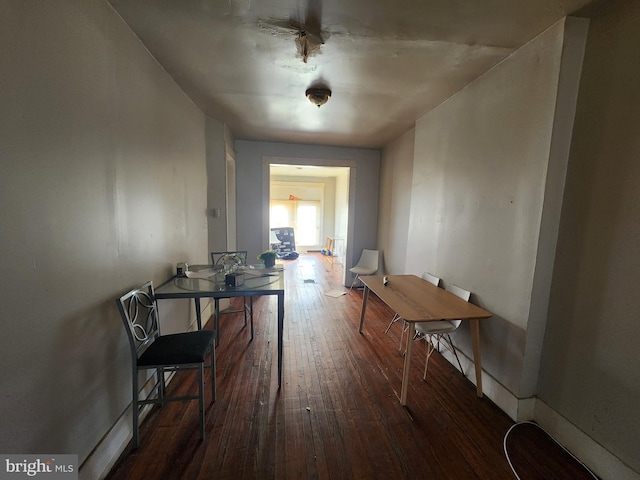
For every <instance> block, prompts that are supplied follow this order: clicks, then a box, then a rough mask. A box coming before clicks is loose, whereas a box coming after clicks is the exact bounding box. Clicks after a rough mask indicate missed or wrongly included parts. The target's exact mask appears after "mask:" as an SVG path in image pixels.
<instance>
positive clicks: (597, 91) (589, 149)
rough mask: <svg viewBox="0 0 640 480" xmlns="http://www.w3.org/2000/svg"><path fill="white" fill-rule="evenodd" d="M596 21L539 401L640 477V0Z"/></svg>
mask: <svg viewBox="0 0 640 480" xmlns="http://www.w3.org/2000/svg"><path fill="white" fill-rule="evenodd" d="M590 15H592V18H591V25H590V28H589V39H588V42H587V48H586V52H585V60H584V68H583V74H582V82H581V86H580V90H579V97H578V98H579V103H578V108H577V113H576V121H575V128H574V132H573V142H572V146H571V155H570V162H569V169H568V174H567V185H566V191H565V199H564V206H563V210H562V223H561V228H560V235H559V238H558V248H557V256H556V265H555V270H554V277H553V284H552V289H551V291H552V296H551V302H550V310H549V319H548V324H547V332H546V336H545V341H544V349H543V356H542V364H541V369H540V383H539V390H538V395H539V397H540V399H541V400H543V401H544V402H545V403H546V404H547V405H549V406H550V407H551V408H553V409H554V410H555V411H557V412H559V414H560V415H562V416H563V417H565V418H567V419H568V420H569V421H571V422H572V423H574V424H575V425H576V426H578V427H579V428H580V429H581V430H582V431H584V432H587V433H588V434H589V435H590V436H591V437H592V438H593V439H595V440H596V441H597V442H598V443H600V444H601V445H602V446H604V447H605V448H606V449H608V450H610V451H611V452H614V453H615V454H616V455H617V456H619V458H620V459H621V460H622V461H623V462H626V463H627V464H628V465H629V466H631V467H632V468H633V469H634V470H635V471H636V472H640V454H639V453H640V428H639V426H640V408H639V406H638V400H639V399H640V375H638V371H640V355H639V354H638V345H639V340H640V333H638V332H639V331H638V323H639V322H638V319H639V318H640V313H639V312H640V300H639V298H640V297H639V296H638V289H639V288H640V249H639V248H638V245H639V243H640V161H639V158H640V141H639V140H638V139H639V138H640V136H639V132H640V109H638V106H639V105H640V90H639V89H638V79H639V78H640V62H639V61H638V45H640V2H630V1H626V2H625V1H615V2H608V3H606V4H603V5H602V7H601V8H600V9H596V10H595V11H594V12H591V13H590ZM619 478H621V477H619Z"/></svg>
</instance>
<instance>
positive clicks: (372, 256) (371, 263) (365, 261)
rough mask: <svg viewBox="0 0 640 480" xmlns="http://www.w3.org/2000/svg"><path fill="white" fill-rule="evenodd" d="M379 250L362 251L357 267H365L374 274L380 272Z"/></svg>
mask: <svg viewBox="0 0 640 480" xmlns="http://www.w3.org/2000/svg"><path fill="white" fill-rule="evenodd" d="M378 257H379V254H378V250H367V249H366V248H365V249H364V250H362V255H360V260H358V264H357V265H356V266H357V267H364V268H367V269H369V270H373V271H374V272H375V271H377V270H378Z"/></svg>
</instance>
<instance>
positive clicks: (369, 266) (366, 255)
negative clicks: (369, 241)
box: [349, 248, 379, 291]
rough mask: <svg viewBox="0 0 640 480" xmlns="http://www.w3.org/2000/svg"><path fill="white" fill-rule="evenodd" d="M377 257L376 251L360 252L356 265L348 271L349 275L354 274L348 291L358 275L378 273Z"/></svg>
mask: <svg viewBox="0 0 640 480" xmlns="http://www.w3.org/2000/svg"><path fill="white" fill-rule="evenodd" d="M378 256H379V255H378V250H367V249H366V248H365V249H364V250H362V255H360V260H358V263H357V264H356V265H355V266H354V267H351V268H350V269H349V271H350V272H351V273H355V274H356V276H355V277H354V278H353V281H352V282H351V286H350V287H349V291H351V289H352V288H353V286H354V285H355V284H356V282H357V281H358V278H359V277H360V275H373V274H374V273H376V272H377V271H378Z"/></svg>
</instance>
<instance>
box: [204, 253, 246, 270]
mask: <svg viewBox="0 0 640 480" xmlns="http://www.w3.org/2000/svg"><path fill="white" fill-rule="evenodd" d="M211 263H212V264H213V265H223V266H226V267H230V266H233V265H246V264H247V251H246V250H236V251H234V252H211Z"/></svg>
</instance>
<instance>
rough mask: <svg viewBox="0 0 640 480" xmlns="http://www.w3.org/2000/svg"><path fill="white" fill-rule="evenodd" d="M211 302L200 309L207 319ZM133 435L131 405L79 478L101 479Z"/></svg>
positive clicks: (85, 462)
mask: <svg viewBox="0 0 640 480" xmlns="http://www.w3.org/2000/svg"><path fill="white" fill-rule="evenodd" d="M212 308H213V302H209V303H208V304H207V305H206V306H205V307H204V308H203V309H202V318H203V320H204V319H209V318H210V317H211V316H212V315H213V311H212ZM196 328H197V324H196V321H195V318H194V319H193V322H192V324H191V329H196ZM172 378H173V375H172V376H171V377H170V378H168V379H167V384H169V383H170V382H171V379H172ZM150 410H151V406H150V405H149V406H147V407H146V408H145V409H143V411H142V413H141V415H140V417H141V418H140V423H142V421H143V420H144V418H145V417H146V416H147V414H148V413H149V411H150ZM132 437H133V425H132V422H131V405H129V407H128V408H127V409H126V411H125V412H124V413H123V414H122V415H121V416H120V418H118V420H117V421H116V423H115V424H114V425H113V426H112V427H111V429H110V430H109V431H108V432H107V434H106V435H105V436H104V437H103V438H102V439H101V440H100V442H98V445H96V447H95V448H94V449H93V451H92V452H91V453H90V454H89V456H88V457H87V458H86V460H85V461H84V462H83V463H82V465H81V466H80V469H79V470H78V479H79V480H96V479H103V478H105V477H106V476H107V474H108V473H109V471H110V470H111V469H112V468H113V466H114V465H115V464H116V462H117V461H118V459H119V458H120V455H122V453H123V452H124V450H125V448H126V447H127V445H128V444H129V442H130V441H131V438H132Z"/></svg>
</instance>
